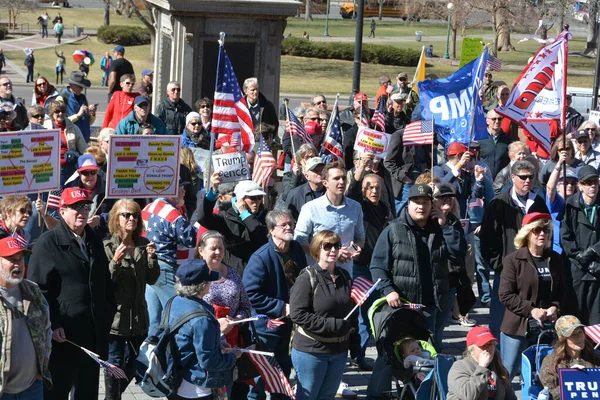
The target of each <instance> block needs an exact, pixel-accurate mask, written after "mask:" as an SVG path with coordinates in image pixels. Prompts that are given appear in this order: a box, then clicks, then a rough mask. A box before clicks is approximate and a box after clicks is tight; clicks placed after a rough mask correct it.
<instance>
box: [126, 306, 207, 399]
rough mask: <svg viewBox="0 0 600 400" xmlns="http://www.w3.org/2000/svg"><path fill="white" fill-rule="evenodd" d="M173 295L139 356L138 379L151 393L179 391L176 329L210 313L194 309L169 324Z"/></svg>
mask: <svg viewBox="0 0 600 400" xmlns="http://www.w3.org/2000/svg"><path fill="white" fill-rule="evenodd" d="M174 298H175V297H172V298H171V299H169V301H168V302H167V304H166V305H165V309H164V310H163V314H162V318H161V320H160V324H159V325H158V326H157V327H156V328H155V329H154V331H153V332H152V333H151V334H150V335H149V336H148V337H147V338H146V340H144V342H143V343H142V346H141V347H140V352H139V355H138V358H137V360H136V363H135V364H136V366H135V367H136V368H135V369H136V373H135V374H136V381H137V384H138V386H140V387H141V388H142V390H143V391H144V393H146V394H147V395H148V396H150V397H168V396H171V395H173V394H175V393H177V389H178V388H179V385H181V381H182V379H183V378H182V377H181V375H180V373H179V371H180V364H179V363H180V361H179V351H178V349H177V343H176V342H175V333H176V332H177V330H178V329H179V328H181V327H182V326H183V325H184V324H185V323H186V322H188V321H189V320H191V319H193V318H196V317H202V316H209V315H210V314H209V313H208V312H207V311H205V310H200V309H199V310H194V311H190V312H188V313H186V314H184V315H182V316H181V317H180V318H179V319H178V320H177V321H175V323H174V324H173V326H169V314H170V313H171V303H173V299H174Z"/></svg>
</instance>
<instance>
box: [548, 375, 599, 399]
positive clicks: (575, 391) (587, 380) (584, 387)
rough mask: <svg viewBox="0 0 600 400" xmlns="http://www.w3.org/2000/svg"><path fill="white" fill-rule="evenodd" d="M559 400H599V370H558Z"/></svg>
mask: <svg viewBox="0 0 600 400" xmlns="http://www.w3.org/2000/svg"><path fill="white" fill-rule="evenodd" d="M558 377H559V381H560V398H561V399H562V400H571V399H600V368H585V369H583V370H579V369H567V368H559V369H558Z"/></svg>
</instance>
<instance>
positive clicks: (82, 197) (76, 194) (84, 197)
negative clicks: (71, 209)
mask: <svg viewBox="0 0 600 400" xmlns="http://www.w3.org/2000/svg"><path fill="white" fill-rule="evenodd" d="M82 201H84V202H86V203H92V200H91V199H90V192H89V191H88V190H85V189H81V188H66V189H65V190H63V191H62V193H61V195H60V202H59V206H60V207H64V206H70V205H71V204H75V203H79V202H82Z"/></svg>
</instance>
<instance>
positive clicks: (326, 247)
mask: <svg viewBox="0 0 600 400" xmlns="http://www.w3.org/2000/svg"><path fill="white" fill-rule="evenodd" d="M321 248H322V249H323V250H325V251H329V250H331V249H336V250H339V249H341V248H342V244H341V243H340V242H335V243H323V244H322V245H321Z"/></svg>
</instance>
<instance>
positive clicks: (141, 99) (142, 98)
mask: <svg viewBox="0 0 600 400" xmlns="http://www.w3.org/2000/svg"><path fill="white" fill-rule="evenodd" d="M133 102H134V104H135V105H136V106H139V105H140V104H142V103H146V104H150V100H148V98H147V97H146V96H137V97H136V98H135V100H134V101H133Z"/></svg>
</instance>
